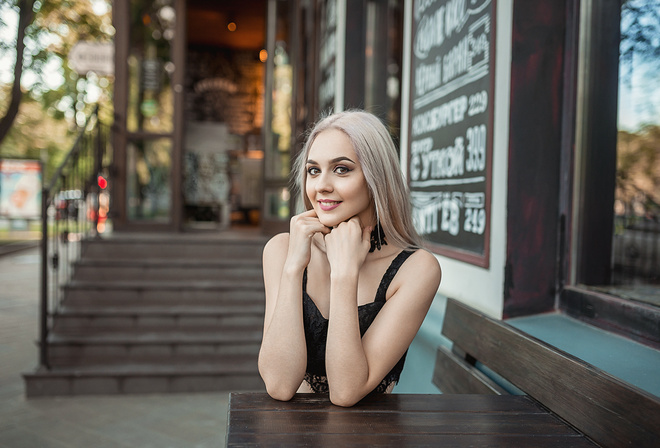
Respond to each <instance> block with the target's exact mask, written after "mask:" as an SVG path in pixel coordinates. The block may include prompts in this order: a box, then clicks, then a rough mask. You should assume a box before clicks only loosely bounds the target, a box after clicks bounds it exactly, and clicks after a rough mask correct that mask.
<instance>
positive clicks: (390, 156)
mask: <svg viewBox="0 0 660 448" xmlns="http://www.w3.org/2000/svg"><path fill="white" fill-rule="evenodd" d="M294 176H295V180H296V184H297V186H298V189H299V190H300V191H299V192H300V194H301V195H302V198H303V202H304V204H305V208H306V209H307V211H305V212H303V213H301V214H299V215H296V216H294V217H293V218H292V219H291V223H290V229H289V233H282V234H279V235H276V236H275V237H273V238H272V239H271V240H270V241H269V242H268V244H267V245H266V247H265V249H264V254H263V271H264V281H265V288H266V312H265V321H264V334H263V340H262V344H261V350H260V352H259V372H260V374H261V377H262V378H263V380H264V383H265V385H266V390H267V391H268V393H269V394H270V396H271V397H273V398H275V399H277V400H284V401H286V400H290V399H291V398H292V397H293V396H294V394H295V393H296V392H326V393H328V394H329V397H330V400H331V401H332V403H334V404H336V405H339V406H352V405H354V404H355V403H357V402H358V401H360V400H361V399H362V398H364V397H365V396H366V395H367V394H369V393H372V392H390V391H391V390H392V388H393V387H394V385H395V384H396V382H398V380H399V376H400V374H401V370H402V369H403V364H404V361H405V355H406V352H407V350H408V347H409V345H410V343H411V342H412V340H413V338H414V337H415V334H416V333H417V331H418V330H419V327H420V325H421V324H422V321H423V320H424V317H425V316H426V313H427V312H428V309H429V307H430V305H431V302H432V300H433V297H434V295H435V293H436V290H437V288H438V285H439V284H440V278H441V270H440V266H439V265H438V262H437V260H436V258H435V257H434V256H433V255H432V254H431V253H429V252H427V251H426V250H424V249H421V248H420V246H421V243H420V238H419V236H418V235H417V233H416V232H415V229H414V227H413V223H412V218H411V209H410V202H409V199H408V189H407V186H406V184H405V182H404V180H403V178H402V175H401V170H400V167H399V161H398V156H397V153H396V149H395V147H394V143H393V142H392V138H391V137H390V135H389V133H388V131H387V129H386V128H385V126H384V125H383V124H382V123H381V121H380V120H379V119H378V118H377V117H375V116H374V115H372V114H369V113H367V112H364V111H347V112H341V113H337V114H334V115H330V116H328V117H326V118H324V119H322V120H320V121H319V122H318V123H317V124H316V126H315V127H314V128H313V129H312V131H311V133H310V135H309V137H308V139H307V142H306V144H305V146H304V148H303V150H302V152H301V154H300V156H299V157H298V159H297V161H296V164H295V167H294Z"/></svg>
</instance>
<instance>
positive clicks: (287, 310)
mask: <svg viewBox="0 0 660 448" xmlns="http://www.w3.org/2000/svg"><path fill="white" fill-rule="evenodd" d="M301 285H302V271H299V270H290V271H289V272H287V270H286V269H285V272H283V273H282V279H281V282H280V286H279V292H278V296H277V302H276V304H275V309H274V311H273V316H272V318H271V320H270V322H267V323H266V325H267V328H266V329H265V331H264V337H263V341H262V344H261V350H260V351H259V373H260V374H261V377H262V379H263V380H264V383H265V385H266V390H267V391H268V393H269V394H270V395H271V396H272V397H273V398H276V399H279V400H289V399H291V398H292V397H293V395H294V394H295V393H296V391H297V390H298V387H299V386H300V383H301V382H302V379H303V377H304V375H305V368H306V366H307V347H306V345H305V331H304V328H303V316H302V286H301Z"/></svg>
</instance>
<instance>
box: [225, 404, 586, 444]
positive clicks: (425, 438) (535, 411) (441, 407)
mask: <svg viewBox="0 0 660 448" xmlns="http://www.w3.org/2000/svg"><path fill="white" fill-rule="evenodd" d="M227 446H228V447H256V446H259V447H274V446H279V447H302V446H309V447H326V446H327V447H333V448H334V447H385V446H388V447H389V446H391V447H397V448H398V447H407V446H414V447H443V448H451V447H467V446H472V447H489V448H490V447H525V448H527V447H538V448H543V447H553V448H554V447H562V448H564V447H591V448H593V447H594V446H597V445H595V444H593V443H592V442H591V441H590V440H589V439H587V438H586V437H585V436H584V435H582V434H581V433H579V432H577V431H576V430H575V429H573V428H572V427H570V426H569V425H567V424H566V423H565V422H564V421H562V420H561V419H559V418H558V417H556V416H555V415H553V414H552V413H550V412H549V411H547V410H546V409H544V408H542V407H541V406H539V405H538V404H537V403H536V402H535V401H534V400H532V399H531V398H529V397H527V396H522V395H407V394H380V395H374V396H370V397H367V398H365V399H364V400H362V401H361V402H360V403H358V404H357V405H355V406H353V407H351V408H342V407H338V406H334V405H333V404H331V403H330V401H329V400H328V396H327V395H322V394H297V395H296V396H295V397H294V399H293V400H291V401H289V402H281V401H276V400H273V399H272V398H270V397H269V396H268V395H267V394H265V393H232V394H231V395H230V399H229V420H228V427H227Z"/></svg>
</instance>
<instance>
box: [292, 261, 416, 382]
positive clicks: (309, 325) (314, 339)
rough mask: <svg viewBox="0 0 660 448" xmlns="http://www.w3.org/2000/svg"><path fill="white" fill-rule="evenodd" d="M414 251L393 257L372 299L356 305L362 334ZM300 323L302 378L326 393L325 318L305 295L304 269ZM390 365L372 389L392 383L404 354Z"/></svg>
mask: <svg viewBox="0 0 660 448" xmlns="http://www.w3.org/2000/svg"><path fill="white" fill-rule="evenodd" d="M413 252H414V251H409V250H404V251H402V252H401V253H399V255H397V256H396V258H395V259H394V260H392V263H391V264H390V266H389V268H388V269H387V271H386V272H385V275H383V278H382V279H381V281H380V285H379V286H378V291H377V292H376V298H375V299H374V301H373V302H371V303H365V304H364V305H360V306H358V319H359V321H360V335H361V336H364V333H366V331H367V329H368V328H369V326H370V325H371V323H372V322H373V321H374V319H375V318H376V315H377V314H378V312H379V311H380V310H381V308H382V307H383V305H385V300H386V293H387V288H388V287H389V286H390V283H391V282H392V279H393V278H394V276H395V275H396V273H397V271H398V270H399V268H400V267H401V265H402V264H403V262H404V261H406V260H407V259H408V257H409V256H410V255H411V254H412V253H413ZM302 287H303V288H302V290H303V322H304V327H305V341H306V344H307V371H306V373H305V381H306V382H307V383H308V384H309V386H310V387H311V388H312V390H313V391H314V392H325V393H327V392H328V379H327V377H326V371H325V347H326V342H327V338H328V319H326V318H325V317H323V315H322V314H321V312H320V311H319V309H318V308H317V307H316V304H315V303H314V301H313V300H312V299H311V297H309V295H308V294H307V269H305V272H304V274H303V285H302ZM407 353H408V352H407V351H406V353H404V354H403V356H402V357H401V359H400V360H399V362H397V364H396V365H395V366H394V367H393V368H392V370H391V371H390V373H388V374H387V375H386V376H385V378H384V379H383V381H381V383H380V384H379V385H378V386H377V387H376V389H374V392H385V391H386V390H387V388H388V387H389V386H390V385H391V384H392V383H397V382H398V381H399V376H400V375H401V371H402V370H403V364H404V362H405V360H406V354H407Z"/></svg>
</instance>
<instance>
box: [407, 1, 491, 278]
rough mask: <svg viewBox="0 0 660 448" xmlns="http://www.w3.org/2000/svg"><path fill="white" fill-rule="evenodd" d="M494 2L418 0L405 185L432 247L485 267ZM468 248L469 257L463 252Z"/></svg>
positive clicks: (420, 228) (418, 223)
mask: <svg viewBox="0 0 660 448" xmlns="http://www.w3.org/2000/svg"><path fill="white" fill-rule="evenodd" d="M494 4H495V1H494V0H416V1H415V2H414V10H413V16H414V21H413V36H412V41H411V47H410V49H411V52H410V55H411V69H412V71H411V77H410V86H409V88H410V98H411V102H410V129H409V131H410V134H409V135H410V140H409V157H410V160H409V163H408V169H409V173H408V174H409V176H408V180H409V185H410V191H411V202H412V206H413V217H414V222H415V227H416V229H417V231H418V232H419V233H420V235H423V236H424V238H425V239H426V240H427V241H428V242H429V243H431V246H430V247H432V248H433V249H434V250H437V251H439V252H438V253H442V254H446V255H449V256H456V257H457V258H459V259H462V260H465V261H468V262H474V263H476V264H478V265H480V266H484V267H485V266H487V265H488V253H489V250H488V247H489V242H488V241H487V240H486V238H485V237H486V235H488V221H489V203H490V199H489V194H490V176H491V173H490V157H491V155H490V153H491V151H492V131H491V128H492V119H493V118H492V117H493V108H492V106H493V105H492V92H491V89H492V86H493V82H494V80H493V67H492V58H493V56H492V54H491V52H492V48H493V47H492V44H493V41H494V37H493V36H494V35H493V23H494V22H493V20H494V18H495V17H496V15H495V12H494V11H495V8H494ZM466 254H467V255H466Z"/></svg>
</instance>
